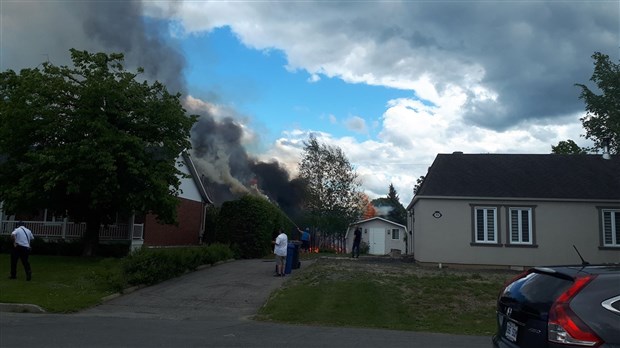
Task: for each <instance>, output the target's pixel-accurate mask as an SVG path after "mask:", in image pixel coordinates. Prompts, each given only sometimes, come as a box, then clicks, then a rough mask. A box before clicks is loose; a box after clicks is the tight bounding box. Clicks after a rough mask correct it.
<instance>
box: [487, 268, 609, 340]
mask: <svg viewBox="0 0 620 348" xmlns="http://www.w3.org/2000/svg"><path fill="white" fill-rule="evenodd" d="M493 346H494V347H528V348H529V347H532V348H534V347H606V348H608V347H620V264H614V265H589V264H587V263H585V264H584V265H579V266H553V267H536V268H532V269H529V270H527V271H526V272H523V273H521V274H519V275H518V276H516V277H515V278H514V279H512V280H511V281H509V282H508V283H507V284H506V286H505V287H504V289H502V291H501V292H500V295H499V298H498V301H497V332H496V334H495V335H494V336H493Z"/></svg>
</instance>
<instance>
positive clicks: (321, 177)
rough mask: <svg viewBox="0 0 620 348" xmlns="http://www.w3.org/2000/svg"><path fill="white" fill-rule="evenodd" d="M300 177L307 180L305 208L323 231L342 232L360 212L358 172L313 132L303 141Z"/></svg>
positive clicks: (338, 150) (337, 149)
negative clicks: (312, 134)
mask: <svg viewBox="0 0 620 348" xmlns="http://www.w3.org/2000/svg"><path fill="white" fill-rule="evenodd" d="M299 177H300V178H301V179H302V180H303V181H304V182H305V183H306V195H305V208H306V210H307V211H308V212H309V213H310V214H311V216H312V220H313V224H314V225H315V226H317V227H319V228H321V229H322V230H323V231H325V232H328V233H329V232H343V231H344V230H345V229H346V226H347V225H348V224H349V223H351V222H353V221H355V220H356V219H358V218H359V217H360V216H361V212H362V209H363V207H362V196H361V194H360V191H359V187H360V183H359V181H358V179H357V173H356V172H355V170H354V169H353V166H352V165H351V164H350V163H349V160H348V159H347V157H346V156H345V154H344V152H343V151H342V150H341V149H340V148H338V147H334V146H328V145H325V144H322V143H319V141H318V140H317V139H316V137H314V136H310V138H309V140H308V142H306V143H305V147H304V154H303V157H302V160H301V162H300V164H299Z"/></svg>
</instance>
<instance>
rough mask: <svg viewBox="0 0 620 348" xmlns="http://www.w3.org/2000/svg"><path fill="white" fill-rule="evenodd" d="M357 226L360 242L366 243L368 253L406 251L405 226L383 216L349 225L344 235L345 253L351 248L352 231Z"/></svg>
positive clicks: (383, 253)
mask: <svg viewBox="0 0 620 348" xmlns="http://www.w3.org/2000/svg"><path fill="white" fill-rule="evenodd" d="M357 227H360V228H361V229H362V243H366V244H368V246H369V250H368V253H369V254H370V255H387V254H390V253H391V252H393V251H395V250H398V251H399V252H400V253H401V254H405V253H406V252H407V247H406V245H407V235H406V233H407V228H406V227H405V226H403V225H401V224H398V223H396V222H393V221H390V220H386V219H384V218H380V217H373V218H370V219H366V220H361V221H357V222H354V223H352V224H350V225H349V228H347V233H346V235H345V240H346V243H347V244H346V245H347V253H350V252H351V249H352V248H353V238H354V234H353V232H355V229H356V228H357Z"/></svg>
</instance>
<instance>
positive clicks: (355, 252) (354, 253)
mask: <svg viewBox="0 0 620 348" xmlns="http://www.w3.org/2000/svg"><path fill="white" fill-rule="evenodd" d="M353 235H354V238H353V248H352V249H351V257H357V258H359V257H360V242H361V241H362V229H361V228H359V226H358V227H357V228H356V229H355V232H354V234H353Z"/></svg>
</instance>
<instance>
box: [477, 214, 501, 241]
mask: <svg viewBox="0 0 620 348" xmlns="http://www.w3.org/2000/svg"><path fill="white" fill-rule="evenodd" d="M474 220H475V222H474V229H475V231H474V235H475V242H476V243H497V208H496V207H475V208H474Z"/></svg>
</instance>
